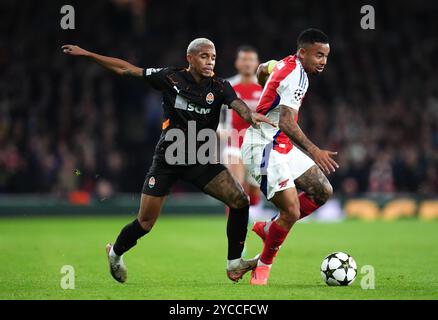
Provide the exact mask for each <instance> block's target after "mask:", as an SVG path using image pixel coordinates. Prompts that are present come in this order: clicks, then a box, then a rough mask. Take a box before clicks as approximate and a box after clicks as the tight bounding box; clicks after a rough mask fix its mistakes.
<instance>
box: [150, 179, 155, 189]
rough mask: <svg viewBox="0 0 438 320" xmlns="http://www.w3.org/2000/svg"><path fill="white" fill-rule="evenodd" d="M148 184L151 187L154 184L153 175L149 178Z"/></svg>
mask: <svg viewBox="0 0 438 320" xmlns="http://www.w3.org/2000/svg"><path fill="white" fill-rule="evenodd" d="M148 186H149V188H151V189H152V188H153V187H154V186H155V178H154V177H150V178H149V182H148Z"/></svg>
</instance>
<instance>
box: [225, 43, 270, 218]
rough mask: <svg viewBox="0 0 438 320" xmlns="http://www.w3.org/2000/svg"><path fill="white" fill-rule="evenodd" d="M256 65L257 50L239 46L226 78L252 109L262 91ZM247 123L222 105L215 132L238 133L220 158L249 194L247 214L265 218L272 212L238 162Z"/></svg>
mask: <svg viewBox="0 0 438 320" xmlns="http://www.w3.org/2000/svg"><path fill="white" fill-rule="evenodd" d="M258 66H259V57H258V53H257V50H256V49H255V48H254V47H252V46H241V47H239V49H238V50H237V56H236V61H235V67H236V69H237V72H238V74H237V75H235V76H233V77H231V78H229V79H228V81H229V82H230V84H231V86H232V87H233V89H234V91H235V92H236V94H237V96H238V97H239V98H240V99H242V100H243V101H245V103H246V104H247V105H248V107H249V108H250V109H251V110H252V111H255V110H256V107H257V104H258V102H259V99H260V96H261V94H262V90H263V87H262V86H261V85H260V84H259V83H258V82H257V77H256V70H257V67H258ZM248 127H249V125H248V123H247V122H245V121H244V120H243V119H242V118H241V117H240V116H239V114H238V113H237V112H235V111H234V110H233V109H229V108H226V109H225V108H224V112H222V114H221V121H220V125H219V130H218V131H219V135H220V136H221V139H226V138H227V137H228V135H227V133H228V134H229V133H230V132H234V134H236V133H238V137H237V139H230V140H229V141H227V142H225V143H224V144H225V148H224V150H222V160H223V162H224V164H225V165H226V166H227V168H228V169H229V170H230V172H231V173H232V175H233V176H234V177H235V178H236V179H237V181H239V183H240V184H241V185H242V186H243V188H244V190H245V191H246V193H247V194H248V195H249V198H250V209H249V215H250V219H251V220H252V221H260V220H268V219H270V218H272V216H273V215H274V213H273V212H272V210H265V209H264V208H263V201H262V200H261V197H260V186H259V185H258V183H257V182H256V181H255V180H254V178H252V177H251V175H249V174H248V173H247V171H246V168H245V165H244V164H243V162H242V154H241V146H242V143H243V137H244V135H245V131H246V129H248Z"/></svg>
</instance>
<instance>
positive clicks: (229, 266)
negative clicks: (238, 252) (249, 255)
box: [227, 258, 241, 270]
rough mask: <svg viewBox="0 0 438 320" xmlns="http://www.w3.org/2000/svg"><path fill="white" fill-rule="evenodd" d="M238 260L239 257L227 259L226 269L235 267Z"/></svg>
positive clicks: (237, 264) (238, 263)
mask: <svg viewBox="0 0 438 320" xmlns="http://www.w3.org/2000/svg"><path fill="white" fill-rule="evenodd" d="M240 260H241V258H238V259H233V260H228V262H227V269H228V270H231V269H235V268H237V267H238V266H239V265H240Z"/></svg>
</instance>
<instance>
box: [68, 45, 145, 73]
mask: <svg viewBox="0 0 438 320" xmlns="http://www.w3.org/2000/svg"><path fill="white" fill-rule="evenodd" d="M61 48H62V51H63V52H64V53H65V54H68V55H71V56H82V57H87V58H90V59H91V60H93V61H94V62H96V63H98V64H100V65H101V66H103V67H104V68H106V69H108V70H110V71H113V72H115V73H117V74H119V75H122V76H132V77H141V76H142V75H143V68H139V67H136V66H134V65H132V64H130V63H129V62H127V61H125V60H121V59H118V58H112V57H107V56H102V55H100V54H97V53H94V52H90V51H87V50H85V49H82V48H81V47H78V46H75V45H71V44H66V45H63V46H62V47H61Z"/></svg>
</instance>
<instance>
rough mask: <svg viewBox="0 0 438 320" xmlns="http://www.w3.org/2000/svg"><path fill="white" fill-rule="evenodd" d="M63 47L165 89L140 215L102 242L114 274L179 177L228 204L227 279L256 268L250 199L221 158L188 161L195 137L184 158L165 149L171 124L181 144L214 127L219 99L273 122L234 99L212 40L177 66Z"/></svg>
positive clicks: (194, 47)
mask: <svg viewBox="0 0 438 320" xmlns="http://www.w3.org/2000/svg"><path fill="white" fill-rule="evenodd" d="M62 50H63V52H64V53H66V54H68V55H72V56H84V57H87V58H89V59H91V60H92V61H94V62H96V63H98V64H100V65H102V66H103V67H104V68H106V69H109V70H111V71H113V72H115V73H117V74H119V75H122V76H130V77H137V78H139V79H143V80H144V81H145V82H146V83H147V84H149V85H150V86H152V87H153V88H155V89H157V90H160V91H161V92H162V94H163V108H164V121H163V126H162V128H163V132H162V135H161V137H160V140H159V142H158V144H157V146H156V148H155V155H154V159H153V163H152V166H151V168H150V169H149V172H148V173H147V175H146V179H145V182H144V185H143V190H142V195H141V202H140V209H139V212H138V216H137V218H136V219H135V220H134V221H132V222H131V223H129V224H128V225H126V226H125V227H124V228H123V229H122V230H121V232H120V234H119V236H118V237H117V240H116V242H115V243H114V245H111V244H108V245H107V247H106V251H107V255H108V260H109V265H110V271H111V275H112V276H113V277H114V279H116V280H117V281H119V282H125V281H126V278H127V269H126V266H125V264H124V262H123V254H124V253H125V252H126V251H128V250H129V249H131V248H132V247H133V246H135V245H136V243H137V240H138V239H139V238H141V237H143V236H144V235H145V234H147V233H148V232H150V231H151V229H152V227H153V226H154V224H155V222H156V220H157V218H158V216H159V214H160V211H161V208H162V206H163V203H164V200H165V198H166V196H167V195H168V194H169V191H170V189H171V187H172V185H173V184H174V183H175V182H176V181H177V180H178V179H182V180H184V181H188V182H190V183H192V184H193V185H195V186H197V187H198V188H199V189H201V190H202V191H203V192H205V193H206V194H209V195H211V196H213V197H214V198H216V199H218V200H220V201H222V202H224V203H225V204H226V205H227V206H229V207H230V213H229V217H228V222H227V237H228V263H227V276H228V278H229V279H230V280H232V281H235V282H236V281H238V280H240V279H241V278H242V277H243V275H244V274H245V273H246V272H248V271H250V270H252V269H253V268H255V267H256V265H257V258H254V259H251V260H243V259H242V258H241V255H242V250H243V247H244V243H245V238H246V233H247V225H248V209H249V201H248V196H247V195H246V194H245V193H244V191H243V189H242V187H241V186H240V184H239V183H238V182H237V181H236V180H235V179H234V178H233V177H232V175H231V174H230V173H229V171H228V170H227V169H226V168H225V167H224V166H223V165H222V164H220V163H207V164H201V163H199V161H198V159H195V161H194V162H193V161H192V162H190V161H188V160H189V159H190V158H192V160H193V154H195V155H196V154H197V151H198V149H199V146H200V143H199V142H195V145H196V147H195V148H196V149H194V150H188V149H186V150H185V161H184V162H183V163H181V161H177V162H176V163H175V161H174V159H173V158H172V159H170V158H171V157H170V156H169V153H166V150H167V148H168V147H170V146H171V145H172V144H173V143H174V142H172V141H168V139H167V138H166V133H169V132H171V131H170V130H172V129H174V130H180V131H181V132H183V134H184V136H183V137H184V138H185V142H184V143H183V144H184V145H188V144H190V141H188V138H189V139H190V135H189V134H187V133H188V132H190V131H193V130H194V128H193V127H194V126H196V136H197V134H198V132H200V131H201V130H203V129H210V130H214V131H215V130H216V128H217V126H218V122H219V114H220V109H221V106H222V105H223V104H225V105H228V106H229V107H230V108H232V109H234V110H235V111H236V112H237V113H238V114H239V115H240V116H241V117H242V118H243V119H245V120H246V121H247V122H248V123H250V124H251V125H253V126H258V125H259V124H260V122H267V123H270V124H271V122H270V121H269V120H268V119H267V118H266V117H265V116H263V115H261V114H258V113H253V112H251V111H250V109H249V108H248V107H247V105H246V104H245V103H244V102H243V101H242V100H240V99H238V98H237V96H236V94H235V92H234V90H233V89H232V87H231V85H230V84H229V82H228V81H226V80H223V79H221V78H218V77H217V76H216V75H215V74H214V72H213V69H214V66H215V59H216V50H215V46H214V44H213V42H211V41H210V40H208V39H205V38H198V39H195V40H193V41H192V42H191V43H190V44H189V46H188V48H187V61H188V63H189V67H188V68H179V69H178V68H162V69H154V68H149V69H148V68H145V69H143V68H139V67H136V66H134V65H132V64H130V63H129V62H126V61H124V60H120V59H117V58H111V57H106V56H102V55H98V54H96V53H92V52H89V51H87V50H84V49H82V48H80V47H78V46H75V45H64V46H62ZM195 140H197V139H196V138H195ZM187 141H188V143H187ZM169 149H170V148H169ZM169 160H170V161H169Z"/></svg>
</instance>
